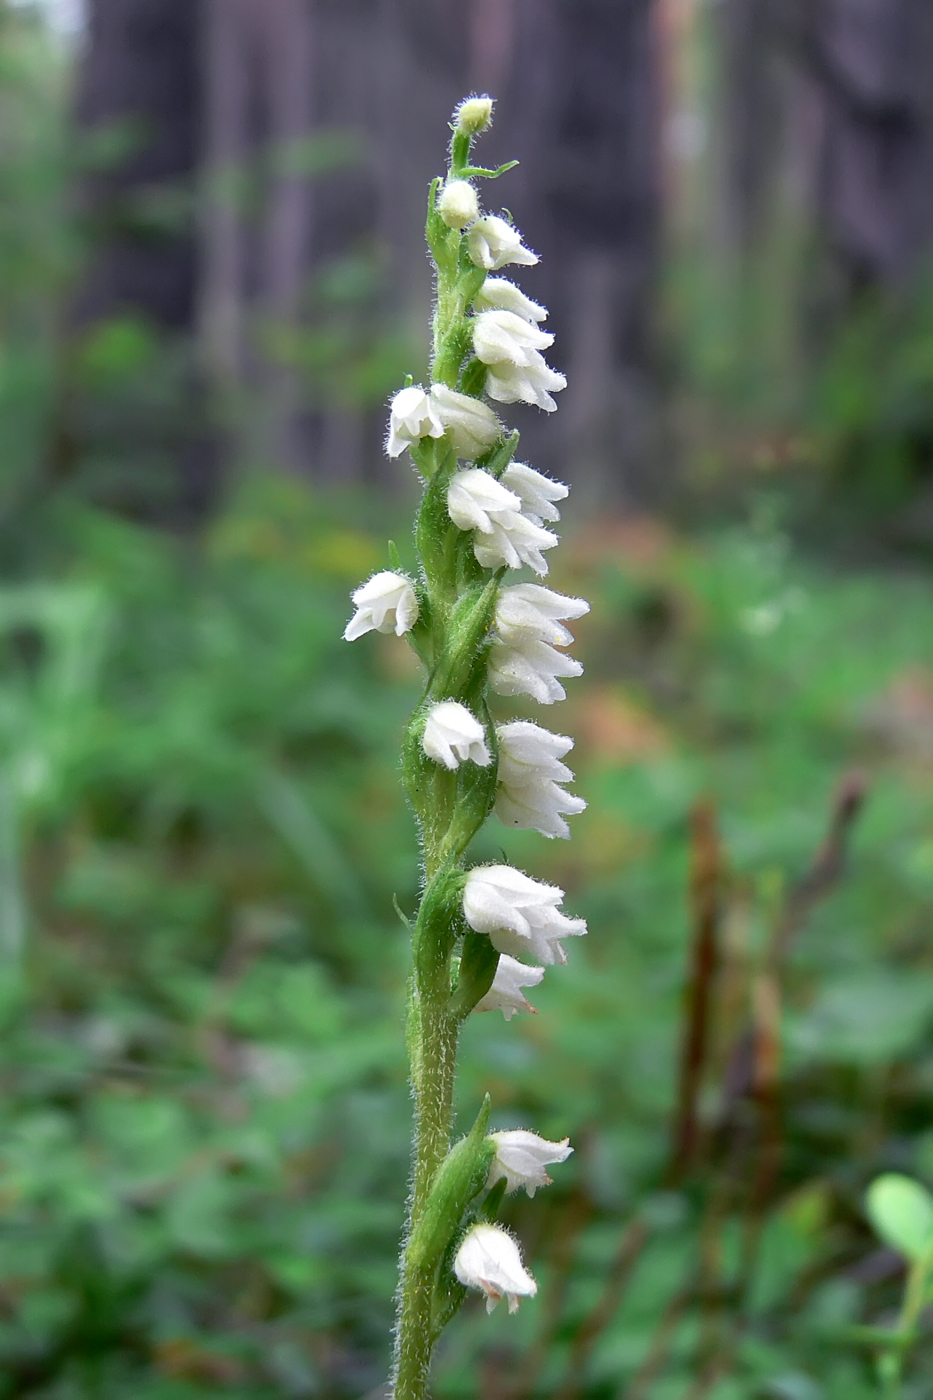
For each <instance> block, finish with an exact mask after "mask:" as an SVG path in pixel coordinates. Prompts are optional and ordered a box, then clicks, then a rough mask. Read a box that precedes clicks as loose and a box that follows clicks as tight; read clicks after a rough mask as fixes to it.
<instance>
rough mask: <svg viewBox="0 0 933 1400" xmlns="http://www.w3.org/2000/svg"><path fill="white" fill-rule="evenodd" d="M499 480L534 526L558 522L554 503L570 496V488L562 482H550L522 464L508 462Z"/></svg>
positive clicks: (539, 473)
mask: <svg viewBox="0 0 933 1400" xmlns="http://www.w3.org/2000/svg"><path fill="white" fill-rule="evenodd" d="M500 479H501V481H502V484H503V486H507V487H508V489H509V490H510V491H514V492H515V494H516V496H518V498H519V500H520V501H521V503H522V514H523V515H524V516H525V517H526V519H528V520H532V521H534V523H535V524H536V525H542V524H543V523H544V521H545V520H560V511H559V510H558V509H557V506H556V505H555V504H554V502H555V501H563V500H565V499H566V497H567V496H569V495H570V487H569V486H565V485H564V483H563V482H562V481H552V480H551V478H550V477H549V476H543V475H542V473H541V472H536V471H535V469H534V467H529V466H526V465H525V463H524V462H510V463H509V465H508V466H507V467H506V469H505V471H504V472H503V473H502V476H501V478H500Z"/></svg>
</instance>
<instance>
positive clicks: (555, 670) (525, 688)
mask: <svg viewBox="0 0 933 1400" xmlns="http://www.w3.org/2000/svg"><path fill="white" fill-rule="evenodd" d="M582 675H583V667H582V666H581V665H580V662H579V661H574V660H573V658H572V657H570V656H565V655H564V654H563V652H560V651H555V650H554V648H553V647H551V646H548V644H547V643H546V642H536V641H534V640H533V639H530V638H524V639H523V640H522V641H521V642H520V643H519V644H516V645H515V646H505V645H504V644H503V643H502V642H501V641H497V640H494V641H493V644H492V647H491V648H490V652H489V684H490V685H491V686H492V688H493V690H494V691H495V692H496V694H497V695H530V696H531V698H532V700H537V702H538V704H539V705H555V704H556V703H557V702H558V700H566V699H567V692H566V690H565V689H564V687H563V686H562V685H561V683H560V682H561V681H562V680H571V679H572V678H573V677H574V676H582Z"/></svg>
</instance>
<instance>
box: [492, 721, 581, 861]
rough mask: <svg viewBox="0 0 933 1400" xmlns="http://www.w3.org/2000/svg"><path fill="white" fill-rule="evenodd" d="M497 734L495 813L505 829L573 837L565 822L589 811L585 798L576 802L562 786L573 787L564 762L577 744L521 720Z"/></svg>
mask: <svg viewBox="0 0 933 1400" xmlns="http://www.w3.org/2000/svg"><path fill="white" fill-rule="evenodd" d="M496 733H497V735H498V739H499V770H498V780H499V788H498V792H497V795H496V806H495V813H496V816H497V817H498V818H499V820H500V821H501V822H502V824H503V826H513V827H517V828H519V829H521V830H532V831H540V833H541V835H542V836H563V837H565V838H566V837H569V835H570V828H569V827H568V825H567V823H566V821H565V820H564V817H565V816H576V815H577V814H578V813H579V812H582V811H584V810H585V809H586V803H585V802H584V801H583V798H582V797H574V796H573V795H572V794H570V793H568V792H565V791H564V789H563V788H562V787H561V786H560V784H561V783H569V782H572V781H573V773H572V772H571V771H570V769H569V768H568V767H567V765H566V764H565V763H561V761H560V760H561V758H562V757H563V756H564V754H566V753H569V752H570V750H571V749H572V748H573V740H572V739H568V738H567V737H566V736H565V735H563V734H552V733H551V732H550V730H547V729H542V728H541V726H540V725H538V724H533V723H532V722H531V720H521V719H520V720H513V721H512V723H511V724H502V725H500V726H499V727H498V729H497V731H496Z"/></svg>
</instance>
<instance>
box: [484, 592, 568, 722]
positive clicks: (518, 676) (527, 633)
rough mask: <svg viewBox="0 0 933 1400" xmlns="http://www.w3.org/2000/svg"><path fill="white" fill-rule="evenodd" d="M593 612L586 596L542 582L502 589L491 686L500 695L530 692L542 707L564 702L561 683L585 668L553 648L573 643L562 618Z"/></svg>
mask: <svg viewBox="0 0 933 1400" xmlns="http://www.w3.org/2000/svg"><path fill="white" fill-rule="evenodd" d="M589 610H590V605H589V603H587V602H585V601H584V600H583V599H582V598H566V597H564V596H563V595H562V594H560V593H554V592H553V591H552V590H551V589H550V588H543V587H542V586H541V585H540V584H537V583H519V584H516V585H515V586H514V587H512V588H503V590H502V592H501V593H500V595H499V602H498V604H497V606H496V636H495V637H494V638H493V643H492V648H491V650H490V653H489V684H490V685H491V687H492V689H493V690H494V691H495V692H496V694H497V695H530V696H531V697H532V699H533V700H537V701H538V703H539V704H541V705H553V704H555V703H556V701H558V700H565V699H566V698H567V692H566V691H565V690H564V687H563V686H562V685H561V684H560V681H561V680H567V679H569V678H570V677H572V676H582V674H583V667H582V666H581V665H580V663H579V661H574V660H573V658H572V657H569V656H565V655H564V654H563V653H562V652H559V651H555V649H554V648H555V647H558V646H561V647H565V646H569V644H570V643H571V642H572V641H573V634H572V633H571V632H569V631H568V630H567V628H566V627H564V626H563V625H562V621H561V620H562V619H573V618H576V617H582V616H583V615H584V613H588V612H589Z"/></svg>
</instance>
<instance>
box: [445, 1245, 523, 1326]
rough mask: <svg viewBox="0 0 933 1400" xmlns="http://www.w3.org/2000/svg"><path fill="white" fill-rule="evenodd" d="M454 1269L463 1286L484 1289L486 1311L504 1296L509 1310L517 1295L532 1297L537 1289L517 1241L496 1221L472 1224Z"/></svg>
mask: <svg viewBox="0 0 933 1400" xmlns="http://www.w3.org/2000/svg"><path fill="white" fill-rule="evenodd" d="M454 1273H455V1274H456V1275H457V1278H458V1279H459V1280H460V1282H461V1283H462V1284H463V1285H464V1287H465V1288H478V1289H480V1290H481V1291H482V1292H483V1293H485V1295H486V1311H487V1312H489V1313H491V1312H492V1311H493V1309H494V1308H495V1306H496V1304H497V1303H498V1302H499V1300H500V1299H501V1298H503V1297H505V1298H507V1299H508V1300H509V1312H510V1313H513V1312H516V1311H517V1309H518V1300H519V1298H533V1297H534V1296H535V1294H536V1293H537V1291H538V1285H537V1284H536V1283H535V1281H534V1279H533V1278H532V1277H531V1274H530V1273H529V1272H528V1270H527V1269H526V1268H525V1266H524V1264H523V1263H522V1256H521V1254H520V1253H519V1249H518V1245H517V1244H516V1243H515V1241H514V1240H513V1239H512V1236H511V1235H510V1234H508V1233H507V1232H506V1231H505V1230H503V1229H501V1228H500V1227H499V1226H498V1225H474V1226H473V1228H472V1230H470V1231H469V1232H468V1233H467V1234H466V1235H464V1237H463V1241H462V1243H461V1245H460V1248H459V1249H458V1250H457V1253H456V1256H455V1258H454Z"/></svg>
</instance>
